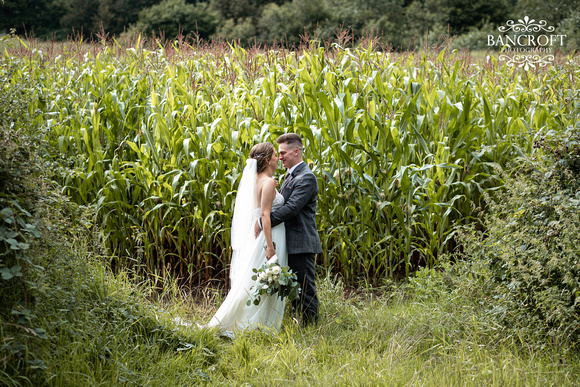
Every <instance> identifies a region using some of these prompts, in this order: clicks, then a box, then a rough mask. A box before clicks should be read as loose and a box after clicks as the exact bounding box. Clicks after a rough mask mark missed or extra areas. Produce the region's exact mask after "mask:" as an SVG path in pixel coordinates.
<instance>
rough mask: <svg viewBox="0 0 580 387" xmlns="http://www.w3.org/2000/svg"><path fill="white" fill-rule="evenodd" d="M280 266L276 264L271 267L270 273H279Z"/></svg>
mask: <svg viewBox="0 0 580 387" xmlns="http://www.w3.org/2000/svg"><path fill="white" fill-rule="evenodd" d="M280 270H281V269H280V266H276V267H275V268H273V269H272V273H274V274H275V275H279V274H280Z"/></svg>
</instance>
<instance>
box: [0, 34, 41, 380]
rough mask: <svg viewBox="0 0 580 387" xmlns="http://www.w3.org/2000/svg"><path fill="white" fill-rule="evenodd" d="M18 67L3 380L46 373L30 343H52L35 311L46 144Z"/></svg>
mask: <svg viewBox="0 0 580 387" xmlns="http://www.w3.org/2000/svg"><path fill="white" fill-rule="evenodd" d="M3 40H5V39H3ZM16 65H17V64H16V63H13V64H12V66H4V67H2V68H0V90H1V92H0V274H1V277H0V305H1V307H0V321H1V322H2V327H1V328H0V330H1V331H2V338H3V340H2V342H1V343H0V359H1V360H0V375H1V373H3V372H11V370H14V369H19V368H28V369H30V370H32V372H34V369H42V368H43V367H44V363H43V362H42V360H41V359H38V358H37V353H35V352H32V351H28V350H27V343H29V342H31V341H34V340H38V339H42V338H46V335H45V334H44V331H43V330H42V329H41V328H40V327H39V326H38V324H36V322H35V321H33V320H34V317H35V315H34V313H33V310H32V309H33V308H32V306H31V305H32V303H33V294H31V291H32V289H31V288H33V287H34V283H33V282H31V278H34V276H35V275H37V274H38V273H39V272H41V271H42V270H43V268H42V267H41V266H40V265H39V262H38V260H37V259H36V257H35V255H34V253H33V252H32V251H31V245H32V244H33V243H34V241H35V239H37V238H38V237H39V236H40V234H39V229H38V218H37V215H36V209H37V204H36V202H37V201H38V200H39V198H40V196H41V194H42V192H43V190H42V188H41V186H42V183H43V180H42V179H41V178H40V171H41V169H42V167H43V165H44V163H43V161H42V160H41V159H40V158H39V157H38V152H39V149H40V147H41V144H43V139H42V134H41V133H40V132H39V131H38V123H37V122H35V118H36V115H37V114H38V113H37V112H36V110H35V109H34V108H30V106H29V105H28V100H29V98H30V92H29V88H30V86H31V85H30V84H29V83H26V82H25V81H24V82H23V83H21V84H16V85H13V84H11V82H10V76H11V74H12V73H13V71H14V68H15V66H16Z"/></svg>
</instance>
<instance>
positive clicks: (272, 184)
mask: <svg viewBox="0 0 580 387" xmlns="http://www.w3.org/2000/svg"><path fill="white" fill-rule="evenodd" d="M261 191H262V200H261V203H260V206H261V207H262V213H261V215H260V216H261V217H262V227H263V231H264V236H265V237H266V258H267V259H270V258H271V257H273V256H274V254H276V250H275V249H274V243H272V224H271V222H270V213H271V212H272V202H273V201H274V197H275V195H276V180H274V179H267V180H266V181H265V182H264V184H262V188H261Z"/></svg>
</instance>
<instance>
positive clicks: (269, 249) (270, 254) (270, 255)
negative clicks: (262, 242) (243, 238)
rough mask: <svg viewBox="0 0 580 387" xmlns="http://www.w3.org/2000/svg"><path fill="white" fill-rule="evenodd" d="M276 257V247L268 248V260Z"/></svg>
mask: <svg viewBox="0 0 580 387" xmlns="http://www.w3.org/2000/svg"><path fill="white" fill-rule="evenodd" d="M274 255H276V250H274V247H267V248H266V259H270V258H272V257H273V256H274Z"/></svg>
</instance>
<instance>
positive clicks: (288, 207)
mask: <svg viewBox="0 0 580 387" xmlns="http://www.w3.org/2000/svg"><path fill="white" fill-rule="evenodd" d="M317 191H318V182H317V181H316V177H315V176H314V174H312V173H306V174H304V175H302V176H300V178H297V179H296V180H295V183H294V188H293V190H292V194H291V195H290V197H289V198H288V201H287V202H286V203H284V205H283V206H282V207H280V208H278V209H277V210H276V211H273V212H272V213H271V214H270V220H271V224H272V227H275V226H277V225H279V224H280V223H282V222H285V221H287V220H288V219H292V218H293V217H295V216H296V215H298V214H299V213H300V211H302V208H304V206H305V205H306V204H307V203H308V202H309V201H310V200H311V198H312V195H314V194H316V192H317Z"/></svg>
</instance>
